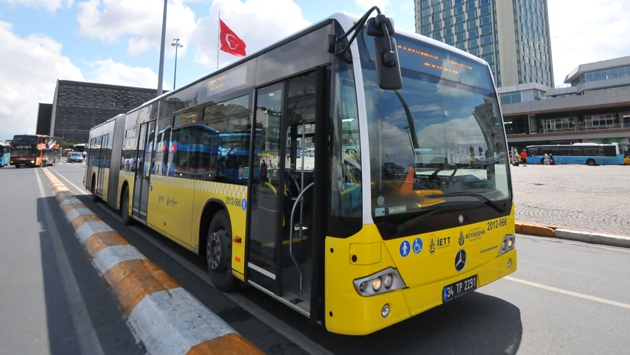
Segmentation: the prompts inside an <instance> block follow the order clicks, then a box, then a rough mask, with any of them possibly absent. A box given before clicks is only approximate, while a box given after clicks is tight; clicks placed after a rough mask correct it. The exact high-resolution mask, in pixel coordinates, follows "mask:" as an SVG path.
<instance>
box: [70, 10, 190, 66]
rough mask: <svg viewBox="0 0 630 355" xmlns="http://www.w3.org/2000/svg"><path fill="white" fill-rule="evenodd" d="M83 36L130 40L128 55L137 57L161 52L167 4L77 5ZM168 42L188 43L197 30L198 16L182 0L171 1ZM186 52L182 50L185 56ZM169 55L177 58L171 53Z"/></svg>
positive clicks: (109, 40)
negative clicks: (165, 5)
mask: <svg viewBox="0 0 630 355" xmlns="http://www.w3.org/2000/svg"><path fill="white" fill-rule="evenodd" d="M78 7H79V8H80V12H79V15H78V17H77V20H78V21H79V24H80V31H79V32H80V34H81V35H82V36H85V37H87V38H94V39H99V40H102V41H105V42H117V41H119V40H121V39H126V38H128V45H127V53H128V54H129V55H132V56H135V55H138V54H140V53H143V52H145V51H147V50H149V49H151V48H155V49H158V50H159V46H160V40H161V37H162V19H163V14H164V1H162V0H133V1H129V0H89V1H86V2H82V3H80V4H78ZM166 25H167V26H166V41H167V42H168V41H170V40H171V39H172V38H179V39H180V40H181V41H182V42H183V43H188V42H189V38H190V37H191V35H192V33H193V31H194V29H195V26H196V25H195V14H194V13H193V12H192V10H191V9H190V8H189V7H187V6H185V5H184V1H183V0H174V1H170V2H169V4H168V8H167V21H166ZM186 48H187V47H184V48H182V49H181V51H182V53H181V54H182V55H183V54H185V52H186ZM166 53H167V55H169V56H170V55H174V53H170V51H167V52H166Z"/></svg>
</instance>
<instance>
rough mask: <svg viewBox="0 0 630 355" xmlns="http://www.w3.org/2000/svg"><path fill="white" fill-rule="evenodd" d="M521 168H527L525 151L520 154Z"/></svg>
mask: <svg viewBox="0 0 630 355" xmlns="http://www.w3.org/2000/svg"><path fill="white" fill-rule="evenodd" d="M521 166H527V153H525V149H523V151H522V152H521Z"/></svg>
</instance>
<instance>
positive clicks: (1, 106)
mask: <svg viewBox="0 0 630 355" xmlns="http://www.w3.org/2000/svg"><path fill="white" fill-rule="evenodd" d="M0 42H1V43H3V49H2V51H3V55H2V56H0V68H8V70H0V122H2V124H1V125H0V139H8V138H12V137H13V135H14V134H16V133H35V127H36V123H37V112H38V108H39V103H40V102H42V103H52V100H53V96H54V93H55V85H56V84H57V79H60V80H78V81H81V80H83V75H82V74H81V71H80V70H79V69H78V68H77V67H76V66H75V65H74V64H73V63H72V62H71V60H70V59H69V58H68V57H65V56H63V55H61V49H62V45H61V43H59V42H57V41H55V40H54V39H52V38H50V37H48V36H45V35H41V34H35V35H30V36H28V37H26V38H21V37H19V36H17V35H16V34H15V33H13V28H12V26H11V24H9V23H7V22H2V21H0Z"/></svg>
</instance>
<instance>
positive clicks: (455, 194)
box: [425, 192, 505, 213]
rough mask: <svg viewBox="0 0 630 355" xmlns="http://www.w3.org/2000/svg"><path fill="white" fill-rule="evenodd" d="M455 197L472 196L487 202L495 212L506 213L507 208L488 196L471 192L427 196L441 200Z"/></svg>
mask: <svg viewBox="0 0 630 355" xmlns="http://www.w3.org/2000/svg"><path fill="white" fill-rule="evenodd" d="M455 196H470V197H476V198H478V199H480V200H481V201H483V202H485V203H486V205H488V206H490V207H492V208H494V209H495V210H497V211H499V212H501V213H504V212H505V208H504V207H503V206H501V205H500V204H499V203H497V202H495V201H493V200H491V199H489V198H487V197H486V196H484V195H482V194H477V193H471V192H451V193H446V194H434V195H427V196H425V198H441V197H455Z"/></svg>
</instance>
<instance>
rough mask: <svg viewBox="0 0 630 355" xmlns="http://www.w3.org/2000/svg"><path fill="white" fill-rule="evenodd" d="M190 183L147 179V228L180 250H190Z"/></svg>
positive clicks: (191, 186) (188, 181)
mask: <svg viewBox="0 0 630 355" xmlns="http://www.w3.org/2000/svg"><path fill="white" fill-rule="evenodd" d="M194 183H195V181H194V180H191V179H182V178H175V177H169V176H160V175H151V185H150V186H151V188H150V189H149V200H148V207H147V224H148V225H149V226H150V227H151V228H154V229H156V230H158V231H160V232H162V233H163V234H165V235H166V236H168V237H170V238H172V239H173V240H174V241H175V242H177V243H179V244H181V245H182V246H184V247H186V248H188V249H190V250H193V247H192V227H193V226H192V221H193V218H192V213H193V192H194Z"/></svg>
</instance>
